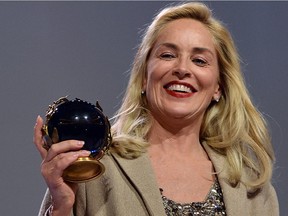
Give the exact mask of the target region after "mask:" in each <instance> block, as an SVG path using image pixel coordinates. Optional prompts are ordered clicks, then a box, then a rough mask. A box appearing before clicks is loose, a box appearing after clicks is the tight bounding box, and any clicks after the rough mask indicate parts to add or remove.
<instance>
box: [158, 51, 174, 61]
mask: <svg viewBox="0 0 288 216" xmlns="http://www.w3.org/2000/svg"><path fill="white" fill-rule="evenodd" d="M159 57H160V58H161V59H165V60H171V59H173V58H175V55H174V54H173V53H167V52H166V53H161V54H160V56H159Z"/></svg>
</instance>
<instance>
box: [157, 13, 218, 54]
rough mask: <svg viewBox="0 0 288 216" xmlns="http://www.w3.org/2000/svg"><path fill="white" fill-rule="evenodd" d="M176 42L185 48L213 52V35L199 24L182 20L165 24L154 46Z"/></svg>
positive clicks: (187, 19) (194, 21) (195, 21)
mask: <svg viewBox="0 0 288 216" xmlns="http://www.w3.org/2000/svg"><path fill="white" fill-rule="evenodd" d="M165 42H176V43H179V44H180V45H181V43H183V45H185V46H187V45H191V46H194V45H195V46H200V47H207V48H209V49H211V50H215V46H214V40H213V35H212V34H211V32H210V31H209V29H208V28H207V27H206V26H205V25H204V24H203V23H201V22H199V21H197V20H194V19H189V18H183V19H177V20H174V21H171V22H169V23H167V24H166V25H165V26H164V27H163V28H162V29H161V30H160V32H159V34H158V37H157V39H156V44H159V43H165Z"/></svg>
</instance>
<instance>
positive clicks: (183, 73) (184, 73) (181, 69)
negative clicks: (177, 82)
mask: <svg viewBox="0 0 288 216" xmlns="http://www.w3.org/2000/svg"><path fill="white" fill-rule="evenodd" d="M190 63H191V61H190V59H189V60H186V59H183V58H179V59H178V61H177V62H176V63H175V64H176V65H175V68H174V69H173V71H172V74H173V75H174V76H177V77H178V78H179V79H183V78H185V77H190V76H191V75H192V73H191V71H190V68H189V64H190Z"/></svg>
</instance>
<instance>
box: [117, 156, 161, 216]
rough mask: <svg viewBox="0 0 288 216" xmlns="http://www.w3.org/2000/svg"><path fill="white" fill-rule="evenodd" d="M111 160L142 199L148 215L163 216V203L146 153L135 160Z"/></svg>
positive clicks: (119, 158)
mask: <svg viewBox="0 0 288 216" xmlns="http://www.w3.org/2000/svg"><path fill="white" fill-rule="evenodd" d="M113 158H114V160H115V161H116V163H117V164H118V165H119V167H120V168H121V169H122V171H123V173H124V174H125V175H126V177H127V179H128V180H129V181H130V183H131V185H132V186H133V187H134V188H135V190H136V191H137V192H138V194H139V196H140V197H141V198H142V200H143V202H144V205H145V206H146V208H147V211H148V212H149V215H157V216H161V215H165V211H164V208H163V202H162V198H161V194H160V190H159V188H158V185H157V182H156V179H155V175H154V173H153V170H152V166H151V163H150V160H149V157H148V154H147V153H144V154H143V155H142V156H140V157H138V158H136V159H131V160H129V159H123V158H121V157H119V156H117V155H116V154H113Z"/></svg>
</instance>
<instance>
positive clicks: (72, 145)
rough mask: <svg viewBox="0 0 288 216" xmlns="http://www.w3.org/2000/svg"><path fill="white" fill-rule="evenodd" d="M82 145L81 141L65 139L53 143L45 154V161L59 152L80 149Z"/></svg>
mask: <svg viewBox="0 0 288 216" xmlns="http://www.w3.org/2000/svg"><path fill="white" fill-rule="evenodd" d="M83 145H84V142H83V141H79V140H66V141H63V142H60V143H55V144H53V145H52V146H51V147H50V149H49V150H48V153H47V155H46V158H45V161H50V160H52V159H53V158H54V157H56V156H57V155H59V154H62V153H66V152H71V151H77V150H80V149H81V148H82V147H83Z"/></svg>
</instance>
